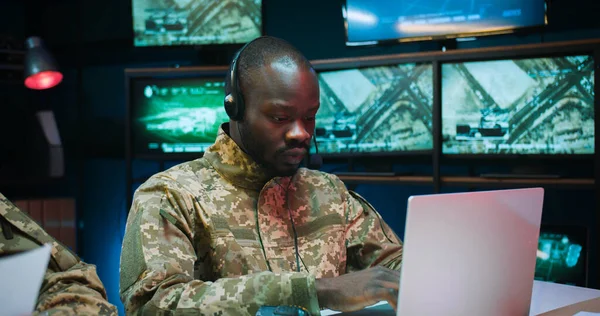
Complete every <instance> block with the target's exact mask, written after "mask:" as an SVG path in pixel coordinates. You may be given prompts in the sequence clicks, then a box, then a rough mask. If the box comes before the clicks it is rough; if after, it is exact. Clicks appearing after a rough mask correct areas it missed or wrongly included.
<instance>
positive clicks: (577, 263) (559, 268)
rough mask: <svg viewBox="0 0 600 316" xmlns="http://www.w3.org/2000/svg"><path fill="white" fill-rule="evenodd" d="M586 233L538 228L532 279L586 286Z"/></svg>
mask: <svg viewBox="0 0 600 316" xmlns="http://www.w3.org/2000/svg"><path fill="white" fill-rule="evenodd" d="M585 238H586V236H585V235H581V234H580V233H579V234H575V233H568V232H565V231H560V230H559V231H551V230H550V231H541V232H540V237H539V240H538V251H537V260H536V266H535V279H536V280H540V281H546V282H554V283H561V284H568V285H575V286H586V249H585V246H586V240H585Z"/></svg>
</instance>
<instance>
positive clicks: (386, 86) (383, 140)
mask: <svg viewBox="0 0 600 316" xmlns="http://www.w3.org/2000/svg"><path fill="white" fill-rule="evenodd" d="M319 85H320V89H321V107H320V109H319V111H318V112H317V117H316V131H315V134H316V139H317V143H318V144H319V152H320V153H321V152H322V153H330V154H340V153H380V152H408V151H423V150H431V149H432V146H433V138H432V103H433V86H432V66H431V64H402V65H393V66H378V67H370V68H357V69H344V70H335V71H322V72H320V73H319Z"/></svg>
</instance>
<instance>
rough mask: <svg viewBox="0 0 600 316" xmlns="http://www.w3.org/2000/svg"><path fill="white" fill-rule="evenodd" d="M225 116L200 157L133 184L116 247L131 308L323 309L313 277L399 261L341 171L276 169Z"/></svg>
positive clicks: (396, 243)
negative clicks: (242, 144) (257, 156)
mask: <svg viewBox="0 0 600 316" xmlns="http://www.w3.org/2000/svg"><path fill="white" fill-rule="evenodd" d="M224 128H227V124H225V125H224V126H222V127H221V129H220V131H219V135H218V137H217V140H216V141H215V143H214V144H213V145H212V146H211V147H210V148H209V149H208V150H207V152H206V153H205V154H204V157H203V158H200V159H196V160H193V161H190V162H186V163H183V164H180V165H177V166H175V167H173V168H171V169H169V170H166V171H163V172H160V173H158V174H155V175H154V176H152V177H151V178H150V179H148V180H147V181H146V182H145V183H144V184H142V185H141V186H140V187H139V188H138V189H137V190H136V192H135V195H134V199H133V203H132V206H131V211H130V213H129V217H128V220H127V227H126V233H125V239H124V240H123V248H122V254H121V283H120V286H121V299H122V301H123V303H124V304H125V310H126V313H127V314H136V315H137V314H144V315H146V314H147V315H153V314H169V315H171V314H176V315H179V314H194V315H254V314H255V313H256V311H257V310H258V308H259V307H260V306H263V305H299V306H302V307H305V308H307V309H308V310H309V311H310V312H311V313H312V314H314V315H318V314H319V310H320V306H319V303H318V301H317V295H316V289H315V279H316V278H325V277H335V276H339V275H341V274H344V273H348V272H351V271H357V270H361V269H365V268H367V267H371V266H375V265H383V266H387V267H389V268H392V269H400V265H401V261H402V243H401V241H400V239H399V238H398V237H397V236H396V235H395V234H394V232H393V231H392V230H391V229H390V228H389V227H388V225H387V224H385V223H384V222H383V220H382V219H381V217H380V216H379V214H378V213H377V212H376V211H375V210H374V209H373V207H372V206H371V205H369V204H368V203H367V202H366V201H365V200H364V199H363V198H361V197H360V196H359V195H358V194H356V193H353V192H350V191H348V190H347V189H346V187H345V185H344V184H343V182H341V180H339V179H338V178H337V177H336V176H334V175H330V174H326V173H323V172H319V171H314V170H308V169H304V168H301V169H299V170H298V172H297V173H296V174H295V175H294V176H292V177H277V178H273V179H269V178H268V177H267V176H266V173H265V171H264V170H262V169H261V167H260V166H259V165H258V164H256V163H255V162H253V161H252V159H251V158H250V157H249V156H248V155H246V154H245V153H244V152H243V151H242V150H241V149H240V148H239V147H238V146H237V145H236V143H235V142H234V141H233V140H232V139H231V138H230V137H229V136H228V135H227V134H226V133H225V132H224ZM295 235H296V236H297V247H298V253H299V256H298V257H296V242H295V240H296V238H294V236H295Z"/></svg>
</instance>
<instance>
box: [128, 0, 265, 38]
mask: <svg viewBox="0 0 600 316" xmlns="http://www.w3.org/2000/svg"><path fill="white" fill-rule="evenodd" d="M132 7H133V29H134V45H135V46H175V45H207V44H241V43H247V42H249V41H251V40H253V39H255V38H257V37H259V36H261V34H262V0H219V1H214V0H132Z"/></svg>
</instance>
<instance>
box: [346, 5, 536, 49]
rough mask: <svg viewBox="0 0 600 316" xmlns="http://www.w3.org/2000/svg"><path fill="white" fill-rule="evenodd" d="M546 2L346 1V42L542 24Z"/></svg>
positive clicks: (454, 33)
mask: <svg viewBox="0 0 600 316" xmlns="http://www.w3.org/2000/svg"><path fill="white" fill-rule="evenodd" d="M544 1H545V0H526V1H523V0H452V1H449V0H377V1H373V0H346V7H345V10H344V16H345V18H346V21H347V40H348V44H349V45H350V44H351V43H356V45H359V44H360V43H361V42H369V41H384V40H396V39H399V40H407V39H415V38H417V39H418V38H423V37H425V38H426V39H429V38H431V37H445V36H450V35H453V36H457V35H461V34H472V33H482V32H499V31H502V30H507V29H515V28H520V27H528V26H537V25H543V24H544V23H545V2H544Z"/></svg>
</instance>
